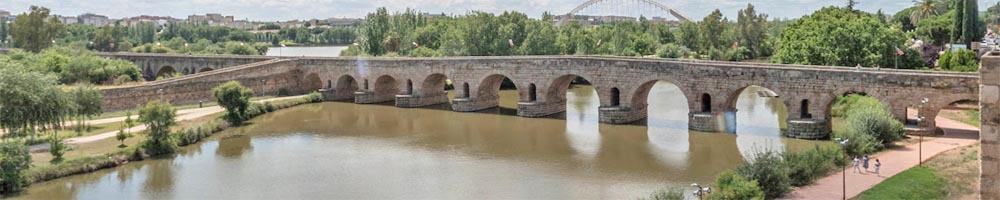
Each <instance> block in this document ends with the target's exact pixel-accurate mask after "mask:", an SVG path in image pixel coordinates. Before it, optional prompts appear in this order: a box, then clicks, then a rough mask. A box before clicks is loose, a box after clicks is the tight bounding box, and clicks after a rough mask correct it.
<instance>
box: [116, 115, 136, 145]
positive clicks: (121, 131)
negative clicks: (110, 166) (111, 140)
mask: <svg viewBox="0 0 1000 200" xmlns="http://www.w3.org/2000/svg"><path fill="white" fill-rule="evenodd" d="M133 126H135V121H133V120H132V111H125V121H123V122H122V127H119V128H118V134H116V135H115V139H117V140H118V142H121V145H118V147H126V146H125V139H128V138H129V137H131V136H132V134H131V132H129V129H130V128H132V127H133Z"/></svg>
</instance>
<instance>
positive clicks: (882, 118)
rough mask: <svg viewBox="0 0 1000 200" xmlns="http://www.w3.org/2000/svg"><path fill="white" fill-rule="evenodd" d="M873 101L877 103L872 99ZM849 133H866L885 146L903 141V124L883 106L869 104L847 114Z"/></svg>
mask: <svg viewBox="0 0 1000 200" xmlns="http://www.w3.org/2000/svg"><path fill="white" fill-rule="evenodd" d="M871 101H877V100H874V99H871ZM845 131H847V132H855V133H866V134H869V135H872V136H874V137H875V139H878V140H881V142H882V143H883V144H888V143H892V142H895V141H899V140H900V139H903V136H904V133H905V132H904V130H903V123H902V122H899V121H897V120H896V119H895V118H894V117H893V116H892V113H891V112H890V111H889V109H887V108H886V107H885V106H883V105H882V104H880V103H879V104H867V105H863V106H860V107H857V108H854V109H851V110H850V111H848V113H847V130H845Z"/></svg>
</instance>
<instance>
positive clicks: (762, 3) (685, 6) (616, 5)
mask: <svg viewBox="0 0 1000 200" xmlns="http://www.w3.org/2000/svg"><path fill="white" fill-rule="evenodd" d="M586 1H587V0H171V1H162V0H3V2H0V9H3V10H8V11H11V12H12V13H22V12H26V11H27V10H28V6H30V5H41V6H44V7H48V8H50V9H52V11H53V13H55V14H60V15H79V14H82V13H96V14H102V15H107V16H109V17H112V18H123V17H132V16H138V15H159V16H173V17H176V18H186V17H187V16H188V15H192V14H205V13H222V14H224V15H233V16H235V17H236V18H238V19H250V20H255V21H276V20H293V19H312V18H318V19H323V18H328V17H364V15H365V14H366V13H368V12H371V11H373V10H375V8H378V7H386V8H388V9H389V10H391V11H402V10H405V9H406V8H414V9H417V10H420V11H423V12H428V13H448V14H463V13H466V12H468V11H472V10H478V11H486V12H494V13H499V12H503V11H508V10H515V11H519V12H523V13H526V14H528V16H531V17H540V16H541V14H542V12H545V11H549V12H551V13H554V14H565V13H566V12H569V11H570V10H572V9H573V8H575V7H577V6H578V5H580V4H582V3H583V2H586ZM656 1H658V2H660V3H662V4H664V5H666V6H668V7H672V8H674V9H676V10H678V11H680V12H681V13H683V14H685V15H687V16H689V17H692V18H694V19H696V20H697V19H701V18H702V17H704V16H705V15H708V14H709V13H711V12H712V10H714V9H719V10H720V11H722V13H723V15H726V16H727V17H729V18H734V16H735V15H736V11H737V10H739V9H742V8H745V7H746V5H747V4H748V3H753V4H754V6H755V7H756V8H757V10H758V11H759V12H761V13H766V14H768V15H770V16H771V17H781V18H797V17H800V16H802V15H806V14H809V13H812V12H813V11H815V10H818V9H820V8H822V7H825V6H843V5H844V4H846V2H847V1H846V0H656ZM635 2H640V0H607V1H605V3H600V4H598V5H595V7H594V10H595V11H594V12H603V13H613V11H614V10H616V9H617V11H618V13H626V12H631V13H632V14H635V13H643V14H645V13H651V12H653V11H650V10H651V9H648V8H649V6H642V4H637V3H635ZM860 2H861V3H860V4H859V5H858V6H857V7H858V9H861V10H864V11H869V12H875V11H877V10H880V9H881V10H883V11H884V12H886V13H890V14H891V13H895V12H897V11H899V10H902V9H903V8H906V7H909V6H911V5H912V4H913V3H912V2H911V1H908V0H863V1H860ZM979 3H980V9H981V10H985V9H986V7H987V6H988V5H992V4H995V3H996V1H979ZM623 5H633V6H623ZM626 8H627V9H626ZM609 10H611V11H609ZM626 14H628V13H626Z"/></svg>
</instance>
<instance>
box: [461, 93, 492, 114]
mask: <svg viewBox="0 0 1000 200" xmlns="http://www.w3.org/2000/svg"><path fill="white" fill-rule="evenodd" d="M497 106H500V98H499V97H496V96H494V97H484V98H475V99H473V98H455V99H452V100H451V109H452V110H454V111H457V112H474V111H480V110H485V109H487V108H492V107H497Z"/></svg>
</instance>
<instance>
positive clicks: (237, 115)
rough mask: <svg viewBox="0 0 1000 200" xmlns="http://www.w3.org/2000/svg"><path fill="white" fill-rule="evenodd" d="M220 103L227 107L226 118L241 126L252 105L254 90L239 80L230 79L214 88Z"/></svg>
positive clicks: (213, 90) (213, 91)
mask: <svg viewBox="0 0 1000 200" xmlns="http://www.w3.org/2000/svg"><path fill="white" fill-rule="evenodd" d="M212 94H213V95H215V99H216V101H218V102H219V105H220V106H222V107H223V108H225V109H226V115H225V119H226V121H229V123H231V124H233V125H236V126H239V125H242V124H243V120H246V119H247V118H249V117H248V116H247V107H249V106H250V97H251V96H253V90H251V89H250V88H247V87H243V85H242V84H240V82H238V81H229V82H226V83H223V84H222V85H219V86H218V87H215V88H214V89H212Z"/></svg>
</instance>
